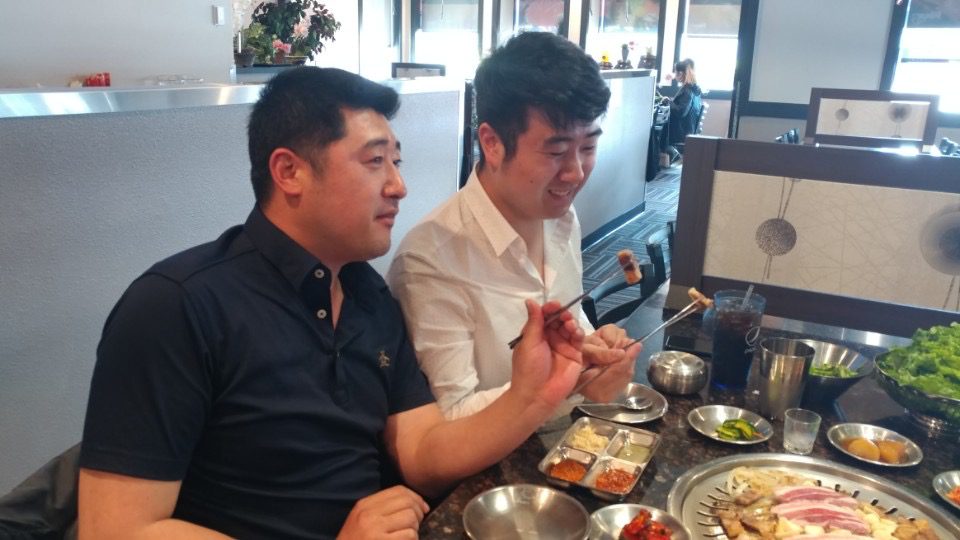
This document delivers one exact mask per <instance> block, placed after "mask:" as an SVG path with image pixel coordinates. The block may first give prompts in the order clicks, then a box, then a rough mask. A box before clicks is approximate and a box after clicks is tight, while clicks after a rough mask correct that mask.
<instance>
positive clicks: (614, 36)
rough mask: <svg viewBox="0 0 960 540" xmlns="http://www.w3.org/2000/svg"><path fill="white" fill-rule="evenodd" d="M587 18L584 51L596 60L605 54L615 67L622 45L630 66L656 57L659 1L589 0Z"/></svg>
mask: <svg viewBox="0 0 960 540" xmlns="http://www.w3.org/2000/svg"><path fill="white" fill-rule="evenodd" d="M589 16H590V25H589V26H588V27H587V46H586V50H587V53H589V54H590V55H591V56H593V57H594V58H596V59H597V60H599V59H600V57H601V56H603V55H607V56H608V57H609V59H610V62H611V63H614V64H616V63H617V60H620V58H621V49H622V47H623V45H625V44H626V45H627V46H628V51H629V59H630V62H631V63H632V64H633V66H634V67H636V66H637V65H638V64H639V60H640V58H641V57H642V56H644V55H645V54H646V53H648V52H649V53H650V54H651V55H655V54H657V36H658V32H659V30H660V0H590V14H589Z"/></svg>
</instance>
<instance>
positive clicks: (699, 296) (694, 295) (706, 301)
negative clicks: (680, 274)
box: [687, 287, 713, 309]
mask: <svg viewBox="0 0 960 540" xmlns="http://www.w3.org/2000/svg"><path fill="white" fill-rule="evenodd" d="M687 296H689V297H690V301H691V302H698V303H699V304H700V307H702V308H703V309H709V308H711V307H713V299H712V298H709V297H707V295H705V294H703V293H702V292H700V291H698V290H697V289H696V288H695V287H690V288H689V289H687Z"/></svg>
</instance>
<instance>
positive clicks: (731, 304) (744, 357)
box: [710, 290, 767, 388]
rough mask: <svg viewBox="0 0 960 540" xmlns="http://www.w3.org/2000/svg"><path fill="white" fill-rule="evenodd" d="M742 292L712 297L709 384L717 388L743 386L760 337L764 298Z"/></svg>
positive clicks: (721, 293)
mask: <svg viewBox="0 0 960 540" xmlns="http://www.w3.org/2000/svg"><path fill="white" fill-rule="evenodd" d="M745 294H746V291H735V290H727V291H719V292H717V293H716V294H714V295H713V301H714V309H716V314H715V317H716V318H715V324H714V330H713V360H712V367H711V375H710V383H711V384H712V385H713V386H716V387H719V388H743V387H745V386H746V385H747V375H748V374H749V373H750V363H751V361H752V360H753V353H754V350H755V349H756V346H757V341H758V338H759V337H760V319H761V318H762V317H763V309H764V308H765V307H766V305H767V300H766V298H764V297H762V296H760V295H759V294H756V293H753V294H751V295H750V298H748V299H747V301H746V302H744V295H745Z"/></svg>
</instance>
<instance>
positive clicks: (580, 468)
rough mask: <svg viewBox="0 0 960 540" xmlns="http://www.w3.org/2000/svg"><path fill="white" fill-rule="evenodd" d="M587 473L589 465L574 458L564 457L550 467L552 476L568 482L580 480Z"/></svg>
mask: <svg viewBox="0 0 960 540" xmlns="http://www.w3.org/2000/svg"><path fill="white" fill-rule="evenodd" d="M586 474H587V467H586V466H584V464H583V463H580V462H579V461H576V460H573V459H564V460H562V461H559V462H557V463H556V464H554V466H553V467H550V476H552V477H554V478H559V479H561V480H567V481H568V482H579V481H580V479H582V478H583V477H584V476H585V475H586Z"/></svg>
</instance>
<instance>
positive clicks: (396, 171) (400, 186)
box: [384, 163, 407, 199]
mask: <svg viewBox="0 0 960 540" xmlns="http://www.w3.org/2000/svg"><path fill="white" fill-rule="evenodd" d="M389 167H390V171H389V172H388V173H387V174H388V175H389V177H388V178H387V184H386V185H385V186H384V194H385V195H386V196H387V197H390V198H395V199H402V198H404V197H406V196H407V183H406V182H404V181H403V175H401V174H400V168H399V167H397V166H396V165H394V164H393V163H390V165H389Z"/></svg>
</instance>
